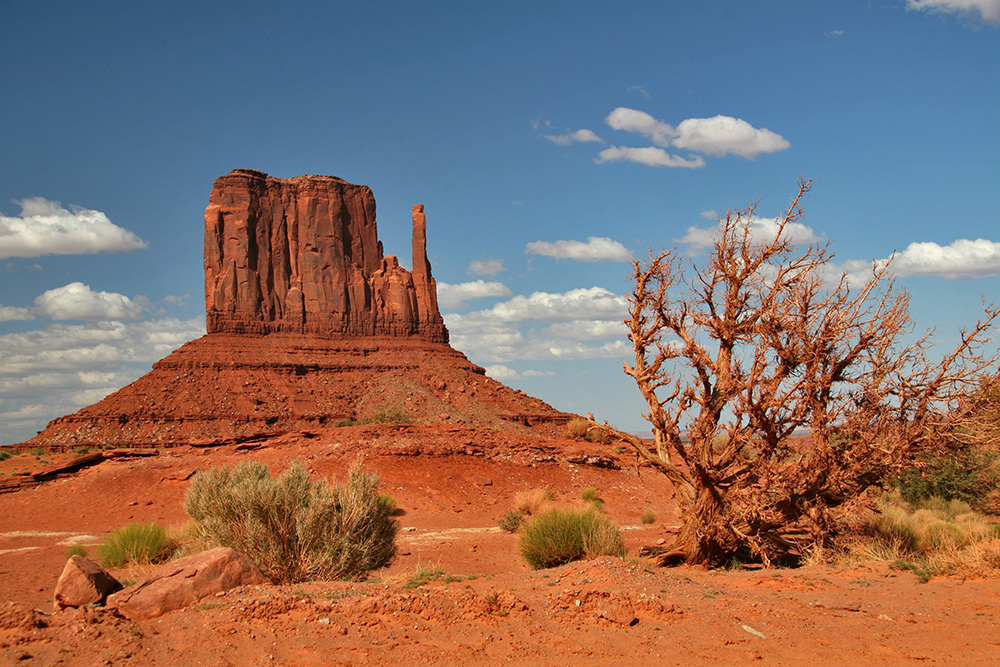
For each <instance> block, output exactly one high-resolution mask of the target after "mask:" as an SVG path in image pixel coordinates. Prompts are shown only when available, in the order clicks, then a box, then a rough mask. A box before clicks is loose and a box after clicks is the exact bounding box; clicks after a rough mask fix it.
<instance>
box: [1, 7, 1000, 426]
mask: <svg viewBox="0 0 1000 667" xmlns="http://www.w3.org/2000/svg"><path fill="white" fill-rule="evenodd" d="M0 35H2V39H0V90H3V99H4V102H3V104H0V126H2V128H3V131H2V132H0V215H2V218H0V444H7V443H10V442H17V441H20V440H23V439H26V438H28V437H30V436H32V435H34V433H35V431H37V430H40V429H42V428H43V427H44V425H45V423H46V422H47V421H48V420H50V419H52V418H55V417H58V416H60V415H63V414H66V413H69V412H73V411H75V410H77V409H79V408H80V407H83V406H84V405H88V404H90V403H93V402H95V401H96V400H99V399H100V398H102V397H103V396H104V395H106V394H107V393H110V392H111V391H113V390H115V389H117V388H118V387H120V386H123V385H124V384H127V383H128V382H130V381H132V380H134V379H135V378H137V377H138V376H140V375H141V374H142V373H143V372H145V371H146V370H148V368H149V367H150V365H151V364H152V362H154V361H156V360H158V359H160V358H162V357H163V356H166V354H168V353H169V352H170V351H171V350H172V349H174V348H176V347H177V346H179V345H180V344H182V343H183V342H184V341H186V340H190V339H192V338H195V337H197V336H199V335H201V333H203V331H204V298H203V295H204V287H203V269H202V242H203V236H202V235H203V224H204V223H203V212H204V209H205V206H206V205H207V203H208V194H209V191H210V189H211V184H212V181H213V180H214V179H215V178H216V177H218V176H221V175H223V174H226V173H228V172H229V171H230V170H232V169H234V168H240V167H250V168H255V169H260V170H262V171H265V172H267V173H269V174H271V175H273V176H278V177H292V176H298V175H301V174H332V175H335V176H339V177H341V178H344V179H346V180H348V181H351V182H354V183H364V184H367V185H369V186H371V188H372V189H373V190H374V192H375V197H376V199H377V202H378V222H379V235H380V237H381V239H382V240H383V243H384V245H385V248H386V252H388V253H393V254H396V255H399V256H401V257H402V258H404V261H405V258H407V257H408V256H409V252H410V248H409V243H410V217H409V212H410V208H411V207H412V206H413V204H416V203H423V204H424V205H425V206H426V213H427V218H428V251H429V255H430V259H431V262H432V265H433V271H434V275H435V277H436V278H437V280H438V282H439V285H440V286H441V301H442V304H443V305H444V306H445V307H443V308H442V310H443V312H444V313H445V317H446V321H447V323H448V325H449V327H450V329H451V331H452V339H453V344H454V346H455V347H456V348H458V349H460V350H462V351H463V352H465V353H466V354H467V355H468V356H469V357H470V358H471V359H472V360H473V361H475V362H476V363H479V364H480V365H482V366H485V367H487V368H488V370H489V372H490V374H491V375H493V376H494V377H496V378H498V379H500V380H502V381H504V382H505V383H507V384H509V385H511V386H514V387H517V388H520V389H523V390H525V391H527V392H528V393H530V394H533V395H536V396H539V397H540V398H543V399H544V400H546V401H548V402H549V403H551V404H552V405H554V406H556V407H558V408H562V409H566V410H571V411H575V412H587V411H592V412H595V413H596V414H597V416H598V417H600V418H604V419H609V420H611V421H612V422H613V423H615V424H616V425H618V426H619V427H621V428H626V429H632V430H640V429H642V428H643V427H644V422H643V420H642V418H641V411H642V402H641V398H640V396H639V394H638V392H637V391H636V389H635V388H634V386H632V385H630V383H629V378H627V377H626V376H624V374H623V373H622V372H621V360H622V359H623V358H624V357H626V356H627V354H628V348H627V342H626V340H625V337H624V330H623V328H622V327H621V326H620V325H619V324H616V322H618V321H620V320H621V318H622V317H623V316H624V314H625V312H624V299H623V297H622V294H623V293H624V292H625V291H626V290H627V289H628V281H627V278H628V274H629V270H630V266H629V263H628V260H629V258H630V257H632V256H636V257H641V256H643V255H644V254H645V253H646V249H647V248H649V247H652V248H656V249H659V248H667V247H672V246H674V245H677V244H679V243H680V244H681V245H682V246H683V247H684V248H685V251H686V252H697V245H692V244H690V243H688V242H689V241H692V240H694V239H697V238H700V236H699V230H701V231H702V235H703V234H704V230H706V229H708V228H710V227H711V226H712V224H713V219H712V212H713V211H714V212H722V211H724V210H726V209H728V208H742V207H744V206H746V205H747V204H749V203H750V202H753V201H757V200H760V207H759V209H758V213H759V214H760V215H761V216H762V217H767V216H773V215H775V214H776V213H777V212H778V211H779V210H780V209H781V208H782V207H783V206H784V205H786V204H787V202H788V198H789V196H790V195H792V194H793V190H794V189H795V184H796V179H797V178H798V177H799V176H800V175H802V176H805V177H807V178H813V179H815V185H814V189H813V192H812V194H811V195H810V197H809V199H808V202H807V216H806V219H805V221H804V222H805V224H806V225H808V227H809V230H808V231H809V232H811V233H812V234H814V235H815V236H816V237H818V238H821V239H827V240H830V241H832V242H833V250H834V251H835V252H836V253H837V261H838V262H843V266H844V267H845V268H848V267H850V266H852V264H851V262H852V261H855V262H856V261H864V260H871V259H879V258H885V257H888V256H890V255H891V254H892V253H893V252H897V253H900V256H899V259H898V260H897V263H896V266H897V273H898V274H899V276H900V284H901V285H902V286H903V287H905V288H906V289H908V290H910V291H911V292H912V294H913V302H912V312H913V314H914V316H915V317H916V319H917V321H918V324H919V325H920V326H921V327H938V338H939V339H940V340H941V341H942V342H948V341H949V340H951V339H953V338H954V336H955V335H956V332H957V329H958V327H959V326H960V325H961V324H969V323H972V322H973V321H974V320H975V319H976V318H977V316H978V314H979V312H980V311H979V302H980V299H981V298H982V297H985V298H986V299H987V300H996V299H998V286H1000V279H998V277H997V276H998V275H1000V226H998V224H997V223H998V213H997V211H1000V129H998V114H997V109H1000V67H998V65H997V63H1000V0H919V1H913V0H910V1H907V0H885V1H878V0H870V1H867V2H866V1H861V0H859V1H853V0H842V1H837V2H801V0H796V1H787V2H786V1H777V2H769V3H750V2H737V1H730V2H716V1H712V0H705V1H699V2H648V3H647V2H634V3H628V4H627V7H618V6H612V5H611V4H610V3H586V2H564V3H560V2H547V3H521V2H513V3H480V2H467V3H446V2H420V3H417V2H406V3H404V2H399V3H389V2H372V3H326V2H324V3H310V2H303V3H296V2H289V3H281V4H275V3H257V2H232V3H227V2H214V3H213V2H207V3H199V4H197V5H196V4H195V3H134V2H129V3H125V2H102V3H57V2H40V1H39V2H31V3H27V2H19V3H9V6H7V7H5V8H4V10H2V12H0ZM692 228H694V229H692ZM912 244H916V245H912Z"/></svg>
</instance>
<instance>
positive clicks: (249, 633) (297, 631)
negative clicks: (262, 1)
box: [0, 426, 1000, 666]
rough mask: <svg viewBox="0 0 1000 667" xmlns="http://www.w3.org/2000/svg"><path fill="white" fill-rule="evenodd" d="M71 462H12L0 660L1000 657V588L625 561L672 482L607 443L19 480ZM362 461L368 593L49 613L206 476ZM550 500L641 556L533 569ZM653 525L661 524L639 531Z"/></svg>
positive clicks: (110, 462) (950, 660)
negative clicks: (535, 493)
mask: <svg viewBox="0 0 1000 667" xmlns="http://www.w3.org/2000/svg"><path fill="white" fill-rule="evenodd" d="M71 457H72V455H70V454H55V455H40V456H35V455H30V454H23V455H21V456H17V457H14V458H11V459H8V460H6V461H3V462H0V483H3V484H2V485H0V489H6V492H4V493H0V582H2V583H0V586H2V588H0V664H19V665H33V664H37V665H87V666H90V665H151V666H155V665H164V666H165V665H234V666H235V665H240V666H243V665H365V664H387V663H391V664H395V665H423V664H428V665H480V664H481V665H493V664H506V663H512V664H514V663H516V664H522V665H529V666H534V665H539V666H540V665H574V666H582V665H612V664H613V665H643V666H648V665H674V664H676V665H682V664H683V665H687V664H716V663H727V664H743V663H749V662H755V661H759V662H761V663H763V664H837V665H860V664H871V663H873V662H877V663H881V664H910V663H914V662H918V661H919V662H922V663H930V664H998V663H1000V633H998V628H997V621H998V618H1000V582H998V581H996V580H992V579H964V578H958V577H936V578H934V579H932V580H931V581H930V582H928V583H925V584H921V583H919V582H918V580H917V578H916V577H915V576H914V575H913V574H912V573H910V572H899V571H895V570H892V569H890V568H889V567H888V566H886V565H883V564H877V563H876V564H865V565H857V566H850V567H830V566H810V567H806V568H800V569H794V570H793V569H765V570H723V571H707V570H703V569H696V568H690V567H678V568H667V569H660V568H652V567H649V566H648V565H646V564H644V563H643V562H642V561H641V560H640V559H637V558H635V554H636V553H637V552H638V549H639V547H640V546H641V545H646V544H653V543H656V542H657V540H669V539H670V537H671V532H672V531H674V530H676V522H677V517H676V513H675V507H674V506H673V504H672V502H671V501H670V488H669V485H668V484H667V483H666V482H665V481H664V480H663V479H662V477H660V476H657V475H656V474H655V473H653V472H652V471H650V470H648V469H645V468H636V467H635V466H634V462H633V461H632V460H631V459H630V458H628V457H627V456H624V455H615V454H614V453H613V452H611V451H609V449H608V448H607V447H598V446H595V445H589V444H586V443H579V442H573V441H569V440H551V439H549V440H545V439H541V438H538V437H533V436H530V435H514V434H509V433H502V432H496V431H487V430H475V429H463V428H459V427H434V426H398V427H394V426H368V427H349V428H341V429H330V430H326V431H320V432H316V433H300V434H289V435H286V436H282V437H280V438H274V439H271V440H267V441H264V442H259V443H253V445H251V446H249V447H248V446H247V445H243V446H237V445H225V446H219V447H211V448H194V447H180V448H173V449H169V450H162V451H160V452H159V455H157V456H149V457H121V458H110V459H107V460H105V461H104V462H102V463H99V464H97V465H93V466H90V467H86V468H83V469H81V470H78V471H76V472H72V473H69V474H63V475H58V476H56V477H55V478H53V479H50V480H48V481H42V482H35V481H34V480H33V478H31V477H30V475H28V474H26V473H30V472H33V471H37V470H39V469H42V468H44V467H46V466H47V465H51V464H53V463H58V462H60V461H65V460H68V459H69V458H71ZM359 457H360V458H361V459H362V460H363V462H364V465H365V466H366V467H367V468H369V469H371V470H374V471H376V472H378V473H379V475H380V476H381V478H382V487H383V489H384V490H385V491H388V492H390V493H392V494H393V495H394V496H395V497H396V499H397V501H398V503H399V506H400V509H401V511H400V513H399V516H398V519H399V522H400V525H401V530H400V537H399V541H398V545H399V554H398V556H397V558H396V560H395V562H394V563H393V564H392V565H391V566H390V567H389V568H387V569H385V570H383V571H379V572H375V573H373V574H372V579H371V580H369V581H367V582H363V583H344V582H312V583H307V584H301V585H291V586H257V587H247V588H241V589H234V590H232V591H229V592H227V593H225V594H221V595H218V596H214V597H211V598H208V599H205V600H202V601H201V602H200V603H198V604H196V605H194V606H192V607H189V608H187V609H184V610H180V611H175V612H170V613H168V614H166V615H164V616H162V617H160V618H157V619H153V620H148V621H137V622H136V621H129V620H126V619H123V618H120V617H118V616H116V615H115V614H113V613H111V612H109V611H106V610H104V609H102V608H85V609H79V610H65V611H62V612H58V613H52V595H53V590H54V587H55V583H56V580H57V579H58V577H59V574H60V572H61V570H62V567H63V565H64V563H65V560H66V550H67V548H68V546H69V545H72V544H82V545H84V546H85V547H87V548H88V550H89V551H90V553H91V554H93V552H94V550H95V547H96V545H97V544H98V543H99V542H100V541H101V540H102V538H103V537H104V536H105V535H106V534H107V533H108V532H110V531H112V530H114V529H116V528H119V527H121V526H123V525H125V524H126V523H129V522H132V521H158V522H160V523H162V524H164V525H172V524H174V525H180V524H182V523H184V522H185V521H186V516H185V514H184V510H183V497H184V492H185V490H186V488H187V487H188V485H189V483H190V477H191V475H193V474H194V473H195V472H196V471H197V470H203V469H206V468H210V467H214V466H217V465H232V464H235V463H237V462H239V461H243V460H248V459H255V460H259V461H262V462H264V463H266V464H267V465H269V466H270V467H271V469H272V470H273V471H278V470H280V469H282V468H283V467H284V466H286V465H287V464H288V463H289V462H290V461H292V460H299V461H302V462H304V463H305V464H306V465H307V466H308V467H309V469H310V471H311V472H312V473H313V474H314V475H315V476H317V477H327V478H330V479H342V478H343V476H344V472H345V471H346V469H347V468H348V467H349V466H350V465H351V464H352V463H353V462H354V461H355V460H357V459H358V458H359ZM609 464H610V465H616V466H617V467H608V466H609ZM542 487H550V488H552V489H553V490H554V491H555V492H556V494H557V497H558V499H559V500H560V501H561V502H564V503H568V504H581V503H582V501H581V500H580V492H581V491H582V490H583V489H585V488H587V487H595V488H597V489H599V490H600V492H601V495H602V497H603V499H604V501H605V505H604V509H605V511H606V513H607V514H608V515H609V516H610V517H611V518H613V519H614V520H616V521H617V522H618V523H619V524H620V525H621V526H622V527H623V528H624V529H625V531H624V533H625V539H626V545H627V547H628V551H629V555H630V558H629V559H628V560H625V561H622V560H619V559H614V558H602V559H599V560H596V561H588V562H576V563H571V564H568V565H564V566H560V567H556V568H552V569H548V570H540V571H532V570H531V569H530V568H528V566H527V565H525V564H524V562H523V561H522V560H521V558H520V556H519V554H518V549H517V536H516V535H511V534H508V533H505V532H503V531H501V530H499V529H498V528H497V521H498V520H499V519H500V517H501V516H502V515H503V514H504V513H505V512H506V511H507V510H509V509H512V507H513V503H514V496H515V494H517V493H518V492H521V491H527V490H531V489H537V488H542ZM649 509H652V510H653V511H654V512H655V513H656V515H657V520H656V522H655V523H654V524H652V525H648V526H644V525H641V523H640V521H639V516H640V515H641V514H642V513H643V512H644V511H646V510H649ZM115 574H116V575H119V576H121V577H123V578H138V577H141V576H142V574H143V573H142V572H132V571H118V572H115ZM428 575H431V576H429V577H428Z"/></svg>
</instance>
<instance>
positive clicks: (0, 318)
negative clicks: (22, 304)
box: [0, 306, 35, 322]
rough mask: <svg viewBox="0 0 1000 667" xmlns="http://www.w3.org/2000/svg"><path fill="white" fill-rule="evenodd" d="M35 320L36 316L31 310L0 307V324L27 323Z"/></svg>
mask: <svg viewBox="0 0 1000 667" xmlns="http://www.w3.org/2000/svg"><path fill="white" fill-rule="evenodd" d="M33 319H35V315H34V313H32V312H31V309H30V308H17V307H15V306H0V322H25V321H27V320H33Z"/></svg>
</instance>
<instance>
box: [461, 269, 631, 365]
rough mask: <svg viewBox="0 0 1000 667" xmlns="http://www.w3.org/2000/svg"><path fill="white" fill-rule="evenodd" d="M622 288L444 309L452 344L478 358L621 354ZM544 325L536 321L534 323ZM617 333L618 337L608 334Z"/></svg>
mask: <svg viewBox="0 0 1000 667" xmlns="http://www.w3.org/2000/svg"><path fill="white" fill-rule="evenodd" d="M627 313H628V302H627V301H626V299H625V297H624V296H623V295H621V294H615V293H613V292H611V291H609V290H606V289H604V288H603V287H590V288H579V289H574V290H569V291H568V292H563V293H549V292H535V293H533V294H531V295H530V296H523V295H518V296H515V297H513V298H511V299H508V300H507V301H504V302H502V303H498V304H496V305H494V306H493V307H492V308H489V309H486V310H479V311H474V312H471V313H465V314H461V315H459V314H449V315H445V324H447V325H448V329H449V331H450V332H451V334H452V344H453V345H454V346H455V348H456V349H459V350H462V351H463V352H465V353H467V354H469V355H470V356H471V357H473V358H475V359H478V360H481V361H483V362H494V363H509V362H511V361H517V360H543V359H606V358H619V359H620V358H622V357H623V356H625V353H626V352H627V349H628V345H627V341H625V340H624V339H625V332H624V330H623V329H622V328H621V327H620V326H619V324H620V322H621V320H623V319H624V317H625V315H626V314H627ZM539 324H541V325H544V326H541V327H539V326H537V325H539ZM611 338H617V339H619V340H612V341H609V342H602V341H608V339H611Z"/></svg>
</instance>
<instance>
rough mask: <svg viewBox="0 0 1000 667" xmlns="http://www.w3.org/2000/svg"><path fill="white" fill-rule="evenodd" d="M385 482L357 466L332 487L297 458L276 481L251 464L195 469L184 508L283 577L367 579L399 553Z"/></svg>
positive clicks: (216, 537) (214, 534)
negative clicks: (380, 489)
mask: <svg viewBox="0 0 1000 667" xmlns="http://www.w3.org/2000/svg"><path fill="white" fill-rule="evenodd" d="M378 482H379V478H378V475H375V474H374V473H368V472H364V471H363V470H362V469H361V468H360V467H359V466H355V467H353V468H351V470H350V471H349V472H348V478H347V481H346V482H345V483H344V484H338V485H336V486H335V487H334V488H333V489H332V490H331V488H330V487H329V485H328V484H327V483H326V482H323V481H319V482H313V481H311V480H310V479H309V474H308V472H307V471H306V469H305V467H303V466H302V464H300V463H298V462H297V461H296V462H292V464H291V465H290V466H289V467H288V469H287V470H285V471H284V472H283V473H281V474H280V475H279V476H277V477H275V478H273V479H272V478H271V476H270V472H269V471H268V469H267V467H265V466H264V465H262V464H260V463H256V462H245V463H241V464H240V465H238V466H237V467H236V468H235V469H230V468H216V469H213V470H208V471H204V472H201V473H198V474H197V475H195V477H194V479H193V480H192V482H191V487H190V488H189V489H188V492H187V496H186V497H185V505H184V506H185V509H186V510H187V513H188V514H189V515H190V516H191V518H192V519H194V520H195V521H197V522H198V524H199V525H200V526H201V529H202V531H203V532H204V533H205V535H206V536H208V537H209V538H210V539H211V540H213V541H215V542H216V543H218V544H221V545H223V546H228V547H232V548H234V549H236V550H238V551H241V552H243V553H244V554H246V555H247V556H248V557H249V558H250V559H251V560H253V561H254V562H255V563H256V564H257V565H258V567H260V568H261V570H262V571H263V572H264V574H265V575H267V576H268V577H269V578H270V579H271V580H272V581H274V582H276V583H293V582H302V581H308V580H312V579H360V578H363V577H364V576H365V575H366V574H367V573H368V572H369V571H371V570H374V569H377V568H380V567H383V566H385V565H388V564H389V563H390V562H391V561H392V559H393V557H394V556H395V554H396V545H395V538H396V531H397V530H398V524H397V522H396V521H395V520H393V519H392V518H390V515H391V513H392V511H393V509H394V508H391V507H390V505H389V503H388V502H387V500H386V499H385V498H384V497H382V496H380V495H379V493H378Z"/></svg>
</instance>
